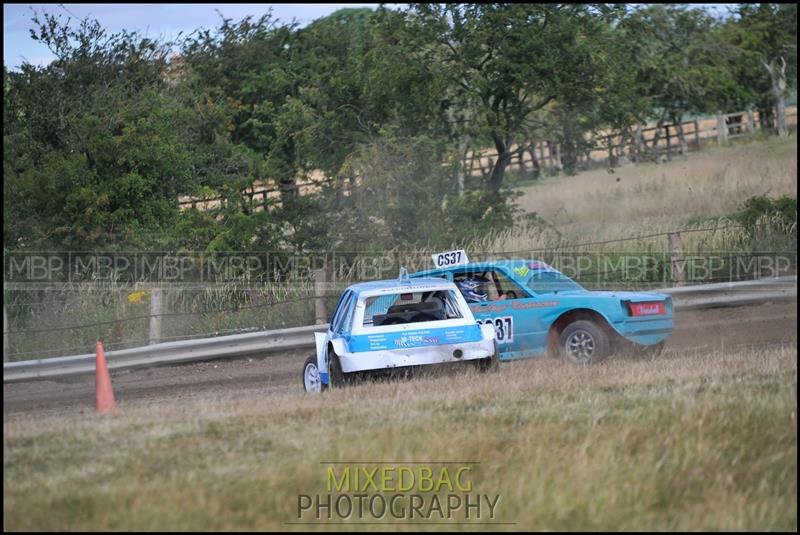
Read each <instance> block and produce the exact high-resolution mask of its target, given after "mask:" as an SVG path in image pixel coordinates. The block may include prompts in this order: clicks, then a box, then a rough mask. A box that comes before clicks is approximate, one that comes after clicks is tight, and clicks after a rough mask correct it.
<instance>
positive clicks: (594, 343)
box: [559, 320, 609, 364]
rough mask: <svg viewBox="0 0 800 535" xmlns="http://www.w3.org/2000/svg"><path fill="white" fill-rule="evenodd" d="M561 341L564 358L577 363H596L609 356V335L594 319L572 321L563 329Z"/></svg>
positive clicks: (560, 345)
mask: <svg viewBox="0 0 800 535" xmlns="http://www.w3.org/2000/svg"><path fill="white" fill-rule="evenodd" d="M559 341H560V344H559V347H560V350H561V353H562V355H563V356H564V358H566V359H567V360H568V361H570V362H573V363H575V364H594V363H595V362H599V361H601V360H603V359H604V358H605V357H607V356H608V352H609V342H608V335H607V334H606V333H605V331H604V330H603V328H602V327H601V326H599V325H598V324H596V323H595V322H593V321H589V320H579V321H574V322H572V323H570V324H569V325H567V326H566V327H565V328H564V330H563V331H561V336H559Z"/></svg>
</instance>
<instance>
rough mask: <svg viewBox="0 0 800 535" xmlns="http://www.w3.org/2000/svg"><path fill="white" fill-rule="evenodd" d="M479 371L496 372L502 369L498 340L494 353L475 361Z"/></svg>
mask: <svg viewBox="0 0 800 535" xmlns="http://www.w3.org/2000/svg"><path fill="white" fill-rule="evenodd" d="M475 363H476V365H477V366H478V371H479V372H481V373H487V372H496V371H497V370H499V369H500V351H498V349H497V342H495V343H494V354H493V355H492V356H491V357H486V358H485V359H478V360H476V361H475Z"/></svg>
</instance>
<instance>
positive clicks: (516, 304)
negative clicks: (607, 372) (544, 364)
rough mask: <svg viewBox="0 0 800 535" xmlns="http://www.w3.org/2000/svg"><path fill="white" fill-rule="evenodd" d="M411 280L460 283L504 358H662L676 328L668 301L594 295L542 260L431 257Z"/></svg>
mask: <svg viewBox="0 0 800 535" xmlns="http://www.w3.org/2000/svg"><path fill="white" fill-rule="evenodd" d="M433 260H434V264H435V265H436V268H434V269H431V270H427V271H422V272H418V273H414V274H412V275H411V277H412V278H414V277H425V278H432V277H433V278H443V279H447V280H448V281H451V282H453V283H455V285H456V286H457V287H458V289H459V290H460V291H461V293H462V295H463V296H464V298H465V299H466V301H467V303H468V304H469V307H470V309H471V310H472V313H473V315H474V316H475V319H476V320H477V321H478V323H481V324H486V323H490V324H492V325H493V326H494V328H495V338H496V340H497V344H498V348H499V352H500V359H501V360H511V359H518V358H526V357H536V356H542V355H545V354H547V353H556V354H559V355H561V356H563V357H564V358H566V359H567V360H569V361H571V362H574V363H579V364H588V363H594V362H598V361H600V360H602V359H603V358H605V357H606V356H608V355H610V354H612V353H614V352H619V351H628V352H631V351H632V352H635V353H640V354H641V353H643V354H650V355H653V354H658V353H659V352H660V351H661V350H662V348H663V346H664V341H665V339H666V338H667V337H668V336H669V335H670V334H671V333H672V330H673V326H674V317H673V306H672V298H671V297H670V296H669V295H666V294H659V293H642V292H625V291H619V292H615V291H589V290H586V289H585V288H583V287H582V286H581V285H580V284H578V283H577V282H575V281H573V280H572V279H570V278H569V277H567V276H566V275H564V274H562V273H561V272H559V271H558V270H556V269H554V268H552V267H551V266H548V265H547V264H545V263H544V262H541V261H538V260H496V261H491V262H469V261H468V259H467V255H466V252H464V251H463V250H460V251H449V252H447V253H440V254H436V255H433Z"/></svg>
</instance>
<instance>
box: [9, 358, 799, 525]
mask: <svg viewBox="0 0 800 535" xmlns="http://www.w3.org/2000/svg"><path fill="white" fill-rule="evenodd" d="M298 372H299V362H298ZM298 376H299V373H298ZM298 383H299V378H298ZM297 389H298V390H299V389H300V386H299V384H298V385H297ZM796 395H797V351H796V346H784V347H781V348H776V349H770V350H763V351H751V350H738V351H733V352H731V351H727V352H715V353H705V354H703V353H697V352H693V351H688V352H680V353H666V354H665V355H663V356H662V357H661V358H660V359H658V360H654V361H634V360H629V359H611V360H609V361H607V362H605V363H603V364H601V365H598V366H592V367H586V368H581V367H575V366H571V365H567V364H565V363H562V362H559V361H555V360H548V359H544V360H541V359H539V360H532V361H523V362H516V363H506V364H504V365H503V366H501V370H500V372H499V373H497V374H489V375H478V374H476V373H474V372H463V371H460V370H459V371H456V372H455V373H449V374H444V375H442V374H435V375H434V376H432V377H430V376H427V377H421V378H417V379H414V380H411V381H402V382H391V383H370V384H364V385H360V386H356V387H352V388H348V389H344V390H337V391H332V392H325V393H323V394H322V395H305V394H303V393H301V392H291V391H289V392H288V393H285V394H279V395H275V396H271V397H268V398H265V397H262V396H260V395H259V394H258V393H257V392H256V393H253V394H252V395H251V396H245V397H242V396H239V397H226V396H225V395H216V396H211V395H209V396H207V397H202V396H201V397H194V398H192V400H191V401H190V402H189V403H188V404H187V403H184V402H181V401H180V400H175V399H161V400H156V401H149V402H145V401H142V402H136V403H124V402H122V403H121V405H120V408H119V410H118V411H117V413H116V414H114V415H112V416H96V415H78V414H72V413H66V414H61V415H54V416H47V417H41V416H35V417H13V418H10V419H6V420H5V421H4V502H3V510H4V520H3V526H4V529H6V530H29V529H41V530H62V529H65V530H106V529H107V530H119V529H132V530H156V529H165V530H280V529H292V528H305V529H308V527H309V526H294V525H289V524H285V523H287V522H294V521H297V516H296V513H295V510H296V506H297V495H298V494H300V493H302V494H316V493H322V492H324V488H325V465H322V464H320V463H321V462H330V461H417V462H422V461H477V462H479V463H480V464H478V465H475V468H474V472H473V473H474V477H473V478H472V480H473V482H474V489H475V491H476V492H480V493H487V494H491V495H494V494H500V496H501V500H500V502H499V503H498V506H497V515H498V516H497V518H496V519H495V520H497V521H501V522H512V523H514V524H512V525H509V526H505V525H500V526H495V527H496V528H498V529H514V530H519V529H527V530H657V531H661V530H795V529H796V527H797V476H796V473H797V416H796V415H797V397H796ZM332 527H334V528H335V527H336V526H332ZM407 527H409V526H397V527H395V526H388V528H389V529H395V528H396V529H405V528H407ZM410 527H412V528H419V527H420V526H410ZM439 527H441V526H439ZM453 527H455V526H453ZM459 527H462V528H464V529H472V528H470V527H469V526H459ZM485 527H486V526H484V528H485ZM368 528H373V529H378V528H383V529H386V528H387V526H380V525H379V526H364V527H361V528H359V529H368Z"/></svg>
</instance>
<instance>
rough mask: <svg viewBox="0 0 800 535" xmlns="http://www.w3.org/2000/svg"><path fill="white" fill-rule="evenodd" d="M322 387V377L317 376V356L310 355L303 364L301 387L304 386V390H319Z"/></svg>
mask: <svg viewBox="0 0 800 535" xmlns="http://www.w3.org/2000/svg"><path fill="white" fill-rule="evenodd" d="M324 387H325V385H323V384H322V379H321V378H320V376H319V367H318V366H317V357H316V355H312V356H310V357H308V358H307V359H306V363H305V364H303V388H305V391H306V392H321V391H322V389H323V388H324Z"/></svg>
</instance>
